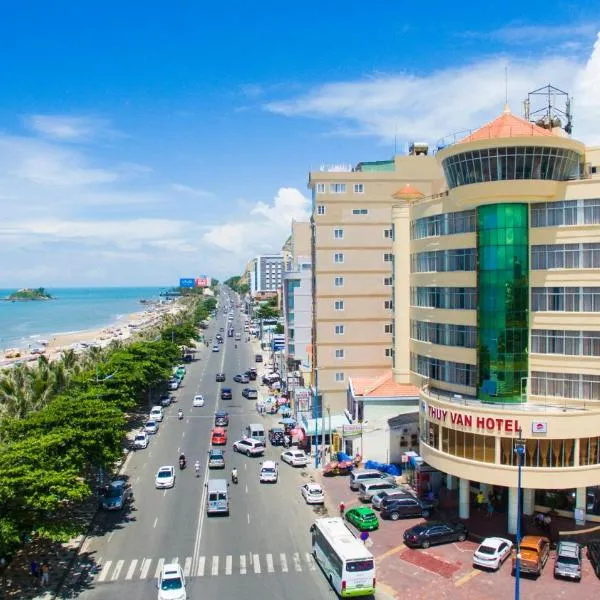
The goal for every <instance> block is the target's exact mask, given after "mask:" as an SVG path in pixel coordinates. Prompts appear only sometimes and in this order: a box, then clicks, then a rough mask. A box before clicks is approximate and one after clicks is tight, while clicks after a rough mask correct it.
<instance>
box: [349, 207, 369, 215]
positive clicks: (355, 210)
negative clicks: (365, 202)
mask: <svg viewBox="0 0 600 600" xmlns="http://www.w3.org/2000/svg"><path fill="white" fill-rule="evenodd" d="M352 214H353V215H368V214H369V210H368V209H366V208H353V209H352Z"/></svg>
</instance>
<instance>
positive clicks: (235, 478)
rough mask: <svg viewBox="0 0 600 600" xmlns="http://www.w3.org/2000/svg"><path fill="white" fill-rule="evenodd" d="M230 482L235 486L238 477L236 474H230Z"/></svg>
mask: <svg viewBox="0 0 600 600" xmlns="http://www.w3.org/2000/svg"><path fill="white" fill-rule="evenodd" d="M231 482H232V483H235V484H236V485H237V482H238V476H237V474H236V473H232V474H231Z"/></svg>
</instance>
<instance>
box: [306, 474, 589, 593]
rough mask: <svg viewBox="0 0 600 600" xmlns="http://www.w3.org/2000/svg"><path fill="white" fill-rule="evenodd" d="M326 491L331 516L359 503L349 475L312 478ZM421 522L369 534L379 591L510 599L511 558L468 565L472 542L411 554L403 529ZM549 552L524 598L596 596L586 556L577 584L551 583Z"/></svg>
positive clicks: (384, 526) (387, 524)
mask: <svg viewBox="0 0 600 600" xmlns="http://www.w3.org/2000/svg"><path fill="white" fill-rule="evenodd" d="M315 479H317V480H318V481H319V482H320V483H321V484H322V486H323V488H324V489H325V493H326V497H327V506H328V510H329V514H336V513H337V510H338V505H339V503H340V501H343V502H344V503H345V505H346V509H348V508H350V507H352V506H358V505H361V504H362V503H361V502H360V501H359V500H358V498H357V494H356V493H355V492H352V491H351V490H350V489H349V486H348V478H347V477H330V478H329V477H322V476H320V475H317V476H315ZM421 521H422V519H402V520H399V521H396V522H392V521H386V520H380V528H379V530H378V531H375V532H373V533H371V534H370V535H369V540H368V541H367V544H368V545H369V547H370V550H371V552H372V553H373V554H374V555H375V557H376V561H377V566H378V573H377V580H378V588H379V589H380V590H382V591H384V592H386V593H387V594H388V595H390V596H392V597H395V598H401V597H402V598H410V599H411V600H420V599H423V600H425V599H426V600H430V599H431V598H436V599H452V600H462V599H463V598H464V599H467V598H469V599H471V600H472V599H474V598H475V599H477V600H487V599H490V600H491V599H494V600H497V599H499V598H502V599H504V598H511V597H514V588H515V578H514V577H513V576H512V575H511V564H510V559H508V560H507V562H505V563H504V565H503V566H502V567H501V568H500V570H499V571H498V572H495V573H494V572H486V571H483V570H480V569H474V568H473V567H472V556H473V551H474V550H475V548H476V547H477V546H478V543H476V542H474V541H471V540H470V539H469V540H467V541H465V542H462V543H452V544H444V545H439V546H432V547H431V548H429V549H428V550H421V549H419V550H411V549H409V548H407V547H406V546H405V545H404V543H403V542H402V536H403V534H404V531H405V530H406V529H408V528H409V527H412V526H413V525H415V524H417V523H419V522H421ZM554 555H555V553H554V552H552V553H551V556H550V559H549V560H548V563H547V564H546V567H545V568H544V571H543V572H542V575H541V576H540V577H539V578H537V579H536V578H530V577H527V576H523V577H522V578H521V597H522V598H527V599H528V600H537V599H540V600H541V599H543V600H549V599H552V600H554V599H560V598H575V597H576V598H577V599H578V600H587V599H591V598H597V597H598V594H599V593H600V581H599V580H598V579H597V578H596V576H595V574H594V573H593V570H592V567H591V565H590V562H589V561H588V560H587V558H584V561H583V576H582V580H581V582H580V583H576V582H571V581H565V580H558V579H554V576H553V565H554Z"/></svg>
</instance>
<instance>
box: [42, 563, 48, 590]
mask: <svg viewBox="0 0 600 600" xmlns="http://www.w3.org/2000/svg"><path fill="white" fill-rule="evenodd" d="M49 584H50V565H49V564H48V561H47V560H45V561H44V562H43V563H42V585H43V586H47V585H49Z"/></svg>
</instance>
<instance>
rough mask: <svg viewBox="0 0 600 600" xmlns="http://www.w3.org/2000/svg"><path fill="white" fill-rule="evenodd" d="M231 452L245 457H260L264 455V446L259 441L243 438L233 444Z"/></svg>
mask: <svg viewBox="0 0 600 600" xmlns="http://www.w3.org/2000/svg"><path fill="white" fill-rule="evenodd" d="M233 451H234V452H240V453H242V454H245V455H246V456H262V455H263V454H264V453H265V445H264V444H263V443H262V442H261V441H259V440H255V439H252V438H244V439H243V440H238V441H237V442H234V443H233Z"/></svg>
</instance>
